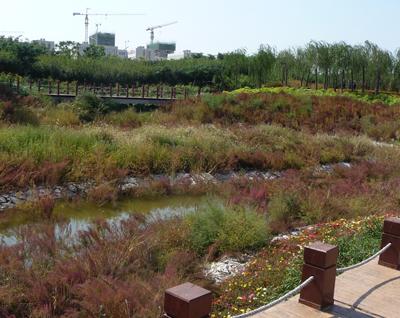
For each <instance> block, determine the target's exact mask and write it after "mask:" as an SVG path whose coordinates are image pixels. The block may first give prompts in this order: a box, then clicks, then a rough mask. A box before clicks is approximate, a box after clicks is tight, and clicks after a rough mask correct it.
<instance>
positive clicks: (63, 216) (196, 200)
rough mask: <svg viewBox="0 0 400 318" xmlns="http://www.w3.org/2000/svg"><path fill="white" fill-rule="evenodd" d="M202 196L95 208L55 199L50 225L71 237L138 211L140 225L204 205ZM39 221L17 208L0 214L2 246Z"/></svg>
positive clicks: (61, 233)
mask: <svg viewBox="0 0 400 318" xmlns="http://www.w3.org/2000/svg"><path fill="white" fill-rule="evenodd" d="M204 202H205V197H202V196H170V197H160V198H151V199H131V200H124V201H121V202H118V203H117V204H115V205H106V206H102V207H98V206H97V205H94V204H90V203H87V202H84V203H78V204H77V203H67V202H59V203H58V204H57V205H56V207H55V210H54V215H55V216H56V217H57V219H59V220H60V221H58V222H56V224H55V225H54V231H55V235H56V236H57V237H60V236H65V233H66V231H68V234H71V235H72V236H74V235H75V234H76V233H78V232H79V231H85V230H87V229H89V227H90V226H91V225H92V224H93V222H94V221H95V220H98V219H106V220H107V222H108V223H110V224H116V225H118V224H119V223H121V222H122V221H124V220H127V219H128V218H129V217H130V216H131V215H132V214H142V215H143V216H144V220H145V221H144V224H150V223H152V222H156V221H163V220H167V219H170V218H174V217H181V216H183V215H186V214H188V213H194V212H195V211H196V209H197V208H198V206H199V205H201V204H204ZM41 221H42V220H40V219H37V218H34V217H32V216H30V215H29V214H28V215H26V212H24V215H20V214H19V213H18V211H16V212H13V214H11V215H3V216H2V219H1V220H0V241H1V242H2V243H3V244H6V245H14V244H16V243H18V241H19V240H20V238H21V233H22V232H23V231H24V230H26V229H29V227H31V226H33V225H34V224H40V223H41Z"/></svg>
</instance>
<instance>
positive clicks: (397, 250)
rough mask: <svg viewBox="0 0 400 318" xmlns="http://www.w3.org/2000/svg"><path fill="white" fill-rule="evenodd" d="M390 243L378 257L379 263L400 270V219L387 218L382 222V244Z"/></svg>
mask: <svg viewBox="0 0 400 318" xmlns="http://www.w3.org/2000/svg"><path fill="white" fill-rule="evenodd" d="M389 243H392V245H391V246H390V247H389V249H388V250H387V251H386V252H384V253H383V254H382V255H381V256H380V257H379V265H383V266H386V267H390V268H394V269H397V270H400V219H399V218H389V219H386V220H385V222H384V223H383V234H382V245H381V247H382V248H384V247H385V246H386V245H388V244H389Z"/></svg>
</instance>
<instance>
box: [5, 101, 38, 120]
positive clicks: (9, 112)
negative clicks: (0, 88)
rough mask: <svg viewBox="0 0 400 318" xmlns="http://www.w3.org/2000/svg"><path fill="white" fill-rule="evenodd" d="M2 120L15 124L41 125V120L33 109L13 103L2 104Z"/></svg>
mask: <svg viewBox="0 0 400 318" xmlns="http://www.w3.org/2000/svg"><path fill="white" fill-rule="evenodd" d="M0 119H1V120H4V121H6V122H9V123H13V124H28V125H35V126H36V125H38V124H39V119H38V117H37V116H36V114H35V113H34V112H33V111H32V109H30V108H29V107H26V106H21V105H19V104H17V103H15V102H11V101H7V102H4V103H0Z"/></svg>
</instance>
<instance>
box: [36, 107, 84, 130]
mask: <svg viewBox="0 0 400 318" xmlns="http://www.w3.org/2000/svg"><path fill="white" fill-rule="evenodd" d="M41 122H42V123H43V124H48V125H56V126H65V127H70V126H78V125H80V123H81V121H80V119H79V116H78V114H77V113H76V112H75V111H74V109H73V105H72V104H59V105H56V106H50V107H48V108H46V109H45V112H44V113H43V115H42V118H41Z"/></svg>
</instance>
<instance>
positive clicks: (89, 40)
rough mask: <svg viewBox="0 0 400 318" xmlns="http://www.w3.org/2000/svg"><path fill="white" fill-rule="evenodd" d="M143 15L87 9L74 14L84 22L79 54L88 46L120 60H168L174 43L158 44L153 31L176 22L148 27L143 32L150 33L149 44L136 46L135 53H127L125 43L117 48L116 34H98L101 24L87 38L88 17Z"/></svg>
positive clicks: (174, 47) (173, 50)
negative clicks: (100, 48) (83, 33)
mask: <svg viewBox="0 0 400 318" xmlns="http://www.w3.org/2000/svg"><path fill="white" fill-rule="evenodd" d="M140 15H144V14H141V13H90V12H89V9H86V12H85V13H80V12H74V13H73V16H82V17H84V18H85V19H84V21H85V40H84V42H82V43H81V44H80V52H81V53H83V52H84V51H85V50H86V49H87V48H88V47H89V46H90V45H96V46H101V47H103V48H104V53H105V54H106V55H107V56H118V57H121V58H132V59H141V60H147V61H159V60H165V59H168V57H169V55H170V54H173V53H175V51H176V43H175V42H160V41H156V42H155V41H154V39H155V30H157V29H161V28H165V27H168V26H171V25H174V24H176V23H178V21H174V22H170V23H166V24H161V25H156V26H150V27H148V28H146V29H145V30H146V31H147V32H149V33H150V43H149V44H147V45H146V46H138V47H137V48H136V50H135V51H133V50H130V51H128V47H127V45H126V43H128V42H129V41H126V42H125V47H124V48H123V49H120V48H118V46H116V44H115V39H116V34H115V33H110V32H100V31H99V26H101V24H96V32H95V33H93V34H92V35H90V36H89V17H90V16H96V17H99V16H104V17H108V16H118V17H122V16H140Z"/></svg>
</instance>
